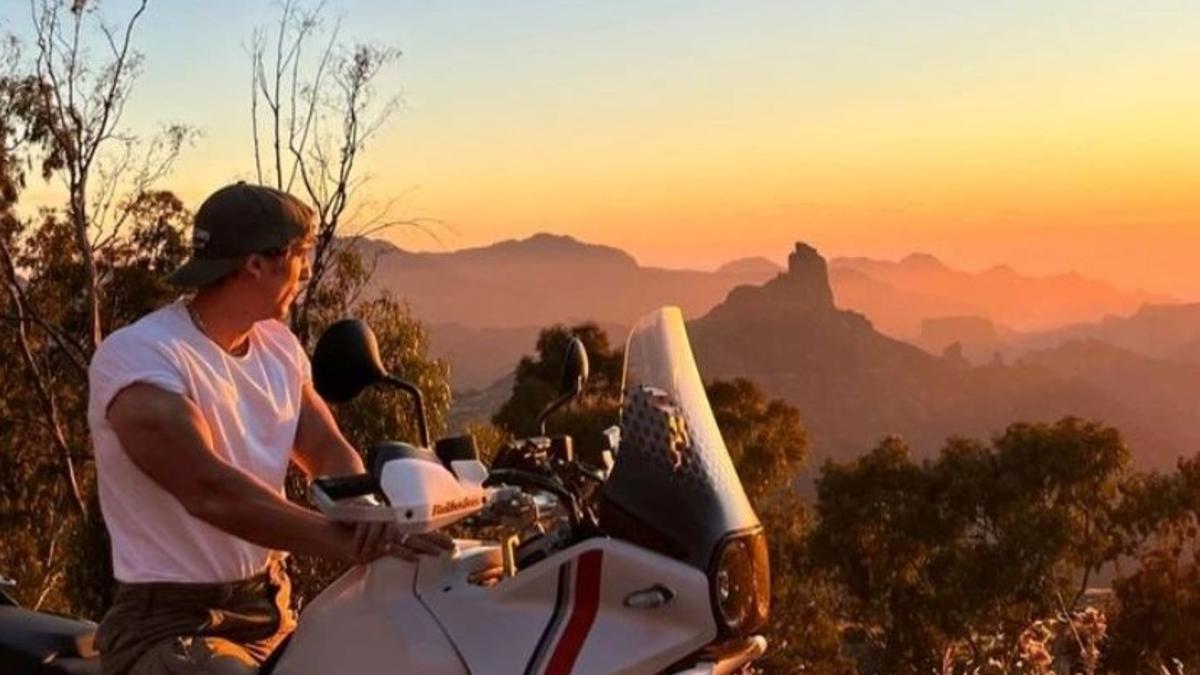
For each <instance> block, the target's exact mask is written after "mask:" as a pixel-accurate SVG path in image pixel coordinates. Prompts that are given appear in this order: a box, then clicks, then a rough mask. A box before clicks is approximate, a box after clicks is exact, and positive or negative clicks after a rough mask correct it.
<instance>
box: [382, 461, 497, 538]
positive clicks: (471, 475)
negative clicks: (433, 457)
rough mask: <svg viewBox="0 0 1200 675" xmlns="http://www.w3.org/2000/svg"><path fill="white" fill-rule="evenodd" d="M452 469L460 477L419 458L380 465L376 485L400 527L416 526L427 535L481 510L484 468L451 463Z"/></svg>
mask: <svg viewBox="0 0 1200 675" xmlns="http://www.w3.org/2000/svg"><path fill="white" fill-rule="evenodd" d="M475 465H478V467H479V469H478V470H475V469H474V466H475ZM454 469H455V471H458V472H462V474H460V476H455V474H453V473H451V472H450V471H447V470H446V468H445V467H444V466H442V465H441V463H439V462H430V461H426V460H423V459H394V460H392V461H390V462H388V463H387V464H384V466H383V471H382V472H381V474H380V476H379V486H380V488H382V490H383V493H384V494H386V495H387V497H388V501H389V502H390V503H391V505H392V510H393V511H395V513H396V518H397V519H398V520H399V521H400V525H401V526H402V527H403V526H404V525H406V524H410V523H419V524H420V526H421V527H420V531H425V532H428V531H432V530H436V529H438V528H441V527H445V526H446V525H449V524H450V523H453V522H455V521H457V520H459V519H461V518H464V517H466V516H468V515H470V514H471V513H474V512H475V511H478V510H479V509H480V508H482V507H483V505H484V503H485V502H486V501H487V493H486V491H485V490H484V489H483V479H484V478H486V477H487V469H485V468H484V467H483V465H482V464H480V463H479V462H454Z"/></svg>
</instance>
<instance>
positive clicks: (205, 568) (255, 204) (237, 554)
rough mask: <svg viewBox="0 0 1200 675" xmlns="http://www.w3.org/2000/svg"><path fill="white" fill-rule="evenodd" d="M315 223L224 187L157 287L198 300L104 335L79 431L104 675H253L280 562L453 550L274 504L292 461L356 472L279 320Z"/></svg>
mask: <svg viewBox="0 0 1200 675" xmlns="http://www.w3.org/2000/svg"><path fill="white" fill-rule="evenodd" d="M314 220H315V215H314V213H313V211H312V210H311V209H310V208H308V207H307V206H306V205H305V204H304V203H302V202H300V201H299V200H297V199H296V198H295V197H292V196H291V195H288V194H286V193H283V192H280V191H278V190H273V189H271V188H267V187H261V186H256V185H248V184H245V183H238V184H236V185H230V186H227V187H224V188H222V189H220V190H218V191H217V192H215V193H214V194H212V195H211V196H210V197H209V198H208V199H207V200H205V202H204V203H203V204H202V205H201V206H200V209H199V210H198V211H197V212H196V216H195V222H194V224H193V225H194V226H193V229H194V232H193V237H192V248H193V253H192V259H191V260H190V261H189V262H188V263H187V264H186V265H184V266H183V267H181V268H180V269H179V270H177V271H175V272H174V273H173V274H172V275H171V276H170V277H169V280H170V281H171V282H172V283H174V284H177V285H180V286H183V287H189V288H194V289H197V290H196V291H195V294H194V295H193V296H192V297H191V298H190V299H185V300H180V301H177V302H175V303H173V304H171V305H168V306H167V307H164V308H162V309H159V310H157V311H155V312H152V313H150V314H148V315H147V316H145V317H143V318H142V319H140V320H139V321H137V322H136V323H134V324H132V325H130V326H127V327H125V328H123V329H121V330H118V331H116V332H114V333H113V334H112V335H111V336H109V337H108V339H106V340H105V341H104V342H103V344H101V345H100V348H99V349H98V350H97V352H96V355H95V357H94V358H93V360H92V363H91V367H90V371H89V382H90V392H89V401H88V424H89V426H90V429H91V433H92V439H93V444H94V446H95V454H96V464H97V471H98V476H99V489H100V506H101V510H102V511H103V514H104V519H105V522H106V523H107V525H108V529H109V532H110V534H111V536H112V555H113V571H114V575H115V576H116V578H117V581H118V586H117V593H116V597H115V599H114V603H113V607H112V608H111V610H110V611H109V612H108V614H107V615H105V617H104V620H103V621H102V623H101V626H100V630H99V633H98V635H97V645H98V647H99V649H100V652H101V663H102V667H103V670H104V672H105V673H106V674H109V673H112V674H115V673H122V674H123V673H253V672H254V671H255V670H256V669H257V667H258V665H259V664H261V663H262V661H263V659H264V658H265V657H266V656H267V655H268V654H269V653H270V652H271V651H272V650H273V649H274V648H275V647H276V646H277V645H278V644H279V642H280V641H281V640H282V639H283V638H284V637H285V636H286V635H287V634H288V632H290V630H291V629H292V628H293V626H294V624H295V621H294V618H293V616H292V613H291V611H290V609H289V608H288V601H289V588H290V587H289V582H288V579H287V576H286V574H285V572H284V570H283V566H282V562H281V554H280V553H279V552H281V551H290V552H295V553H303V554H309V555H317V556H322V557H325V558H330V559H335V560H341V561H346V562H354V563H362V562H368V561H370V560H374V559H376V558H378V557H380V556H383V555H398V556H401V557H405V558H409V559H412V558H413V557H414V556H415V554H418V553H422V554H430V555H436V554H439V553H442V552H444V551H446V550H448V549H449V548H451V547H452V546H453V542H452V540H450V539H449V538H448V537H446V536H445V535H441V534H433V535H425V536H419V537H418V536H413V537H407V538H405V537H403V536H401V535H400V534H399V533H398V532H397V531H396V528H395V525H394V524H391V523H382V524H371V525H359V526H357V527H348V526H346V525H343V524H340V523H336V522H333V521H331V520H330V519H328V518H326V517H325V516H323V515H322V514H320V513H317V512H314V511H310V510H308V509H305V508H302V507H300V506H298V505H295V504H292V503H291V502H289V501H287V499H285V498H284V496H283V490H282V488H283V481H284V476H285V474H286V472H287V468H288V463H289V461H294V462H295V463H296V464H297V465H298V466H299V467H300V468H301V469H302V470H303V471H304V472H305V473H306V474H308V475H309V476H319V475H344V474H354V473H361V472H362V471H363V465H362V462H361V460H360V459H359V457H358V455H357V453H355V451H354V449H353V448H352V447H351V446H350V444H349V443H347V442H346V439H345V438H344V437H343V436H342V435H341V433H340V432H339V431H338V428H337V425H336V423H335V422H334V420H333V417H332V415H331V414H330V412H329V409H328V408H327V407H326V405H325V403H324V402H323V401H322V400H321V398H320V397H319V396H318V395H317V394H316V392H315V391H314V389H313V386H312V382H311V375H310V368H309V363H308V357H307V356H306V354H305V352H304V350H303V348H302V346H301V345H300V343H299V341H298V340H297V339H296V338H295V336H294V335H293V334H292V333H291V332H290V331H289V330H288V328H287V326H286V325H285V324H284V323H283V319H284V318H285V317H286V315H287V312H288V307H289V306H290V305H291V303H292V301H293V300H294V299H295V297H296V294H297V293H298V292H299V290H300V287H301V285H302V284H303V283H304V282H305V281H306V280H307V279H308V276H309V264H310V261H309V257H310V255H311V252H312V247H313V229H314Z"/></svg>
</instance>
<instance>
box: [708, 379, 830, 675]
mask: <svg viewBox="0 0 1200 675" xmlns="http://www.w3.org/2000/svg"><path fill="white" fill-rule="evenodd" d="M705 391H706V392H707V394H708V401H709V404H710V405H711V406H712V409H713V416H714V417H715V418H716V421H717V426H718V427H719V428H720V430H721V436H722V438H724V440H725V446H726V448H727V449H728V450H729V454H730V457H731V458H732V459H733V462H734V465H735V466H736V467H737V471H738V476H739V477H740V478H741V481H742V485H743V486H744V487H745V489H746V494H747V496H748V497H749V498H750V501H751V503H752V504H753V505H754V510H755V512H756V513H757V514H758V517H759V519H760V520H762V523H763V528H764V530H765V531H766V533H767V543H768V546H769V551H770V560H771V622H770V624H769V625H768V627H767V631H766V632H767V638H768V640H769V642H770V644H771V650H770V651H769V652H768V653H767V657H766V659H765V660H764V661H763V663H762V665H763V667H764V668H765V669H766V670H767V671H768V672H795V670H796V669H797V668H799V667H803V668H804V670H805V672H810V673H831V674H832V673H847V672H850V671H851V669H850V666H849V664H848V663H847V662H846V661H845V660H844V659H842V657H841V653H840V652H841V635H840V630H839V629H838V625H837V618H836V614H835V609H836V606H835V605H836V602H835V600H834V597H833V595H832V590H833V589H832V588H831V586H830V585H829V584H828V583H827V579H826V578H825V576H824V575H823V574H821V572H820V571H819V570H817V569H815V568H814V567H813V566H812V565H811V564H810V562H809V551H808V535H809V532H810V529H811V527H812V515H811V513H810V512H809V509H808V508H807V507H806V505H805V504H804V503H803V501H802V500H801V499H800V496H799V493H798V492H797V490H796V486H795V481H796V474H797V472H798V471H799V470H800V468H801V467H802V466H803V464H804V462H805V460H806V459H807V455H808V434H807V432H806V431H805V429H804V426H803V425H802V423H801V421H800V413H799V411H798V410H796V408H795V407H793V406H791V405H789V404H788V403H786V402H784V401H781V400H779V399H774V400H767V397H766V395H765V394H764V393H763V391H762V390H761V389H759V388H758V386H757V385H756V384H754V383H753V382H751V381H750V380H747V379H744V378H737V379H734V380H731V381H724V380H715V381H713V382H710V383H709V384H708V385H707V386H706V387H705Z"/></svg>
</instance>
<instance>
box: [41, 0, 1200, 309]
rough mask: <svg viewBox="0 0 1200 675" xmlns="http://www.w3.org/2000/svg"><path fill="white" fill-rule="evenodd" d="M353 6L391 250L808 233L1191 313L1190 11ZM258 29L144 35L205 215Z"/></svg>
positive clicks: (874, 5)
mask: <svg viewBox="0 0 1200 675" xmlns="http://www.w3.org/2000/svg"><path fill="white" fill-rule="evenodd" d="M125 4H128V0H113V1H112V2H109V3H107V4H106V11H110V12H114V13H119V12H120V10H121V8H122V7H123V6H124V5H125ZM344 4H345V6H337V7H334V10H335V11H337V12H341V13H342V14H343V15H344V17H345V25H344V26H343V32H344V33H345V34H354V35H359V36H362V37H365V38H368V39H373V40H377V41H384V42H388V43H391V44H397V45H399V46H400V47H401V48H403V49H404V51H405V56H404V58H403V60H402V62H401V64H400V67H398V68H397V69H396V70H395V71H394V72H389V73H387V75H386V76H385V80H384V81H383V82H381V88H382V89H385V90H388V91H401V92H402V93H403V95H404V97H405V101H406V106H405V108H404V109H403V110H402V111H401V112H400V113H398V114H397V115H396V116H395V117H394V118H393V119H392V120H391V122H390V123H389V125H388V126H387V127H386V128H385V129H384V131H383V132H382V134H381V135H380V136H379V137H378V139H377V140H376V142H375V143H374V144H373V145H372V146H371V148H370V149H369V154H368V156H367V157H368V161H367V163H366V165H365V168H366V169H367V170H368V171H369V172H370V173H371V174H372V175H373V176H374V178H373V181H372V183H371V184H370V188H369V192H370V196H371V197H372V198H373V199H375V200H377V201H378V202H384V201H388V200H390V199H393V198H397V197H400V198H401V201H400V207H399V209H398V211H397V215H401V216H410V217H411V216H417V217H427V218H432V219H436V220H438V221H439V222H440V224H439V225H438V226H437V232H438V233H439V238H440V240H441V242H440V243H439V242H434V241H431V240H430V239H428V238H427V237H425V236H423V235H420V234H417V233H413V232H397V233H395V234H394V235H393V238H394V239H395V240H396V241H397V243H399V244H401V245H404V246H408V247H412V248H458V247H462V246H471V245H480V244H486V243H488V242H491V241H494V240H497V239H502V238H511V237H520V236H526V235H529V234H532V233H534V232H538V231H553V232H560V233H567V234H572V235H574V236H577V237H579V238H582V239H584V240H587V241H593V242H599V243H606V244H611V245H614V246H619V247H621V248H624V249H626V250H628V251H629V252H630V253H632V254H633V255H634V256H635V257H637V258H638V259H639V260H640V261H641V262H642V263H643V264H652V265H663V266H673V267H704V268H711V267H714V266H716V265H719V264H720V263H722V262H725V261H727V260H729V259H731V258H735V257H742V256H749V255H764V256H767V257H770V258H773V259H775V260H777V261H782V260H783V259H784V258H785V257H786V254H787V252H788V250H790V247H791V242H793V241H795V240H797V239H803V240H806V241H809V242H811V243H813V244H814V245H816V246H817V247H818V248H820V249H821V250H822V251H823V252H825V253H827V254H830V255H874V256H886V257H899V256H902V255H904V254H906V253H909V252H912V251H916V250H920V251H926V252H930V253H933V254H935V255H938V256H940V257H942V258H944V259H945V260H947V261H948V262H950V263H952V264H956V265H960V266H963V267H966V268H970V269H977V268H982V267H986V266H990V265H993V264H999V263H1007V264H1011V265H1013V266H1014V267H1016V268H1018V269H1020V270H1022V271H1026V272H1031V273H1051V272H1059V271H1066V270H1077V271H1079V272H1081V273H1084V274H1087V275H1090V276H1097V277H1102V278H1105V279H1109V280H1111V281H1113V282H1115V283H1117V284H1120V285H1122V286H1125V287H1129V288H1133V287H1144V288H1147V289H1150V290H1155V291H1159V292H1166V293H1171V294H1174V295H1177V296H1181V297H1187V298H1193V299H1198V300H1200V264H1197V261H1196V258H1197V257H1198V256H1200V123H1197V120H1200V86H1197V85H1198V84H1200V40H1197V39H1196V36H1197V35H1200V3H1195V2H1184V1H1182V0H1180V1H1168V0H1147V1H1145V2H1117V1H1115V0H1114V1H1097V2H1092V1H1090V0H1062V1H1061V2H1056V3H1053V4H1052V5H1047V4H1046V3H1044V2H1033V1H1032V0H1013V1H1011V2H1001V1H1000V0H994V1H986V2H984V1H981V2H973V3H965V4H964V3H959V2H948V1H941V0H914V2H912V3H887V2H882V1H881V0H862V1H861V2H856V3H784V2H761V3H753V5H752V6H750V5H744V4H742V3H733V2H676V1H673V0H663V1H655V2H642V3H638V2H631V1H624V0H622V1H614V2H612V3H597V4H596V5H594V6H592V5H579V4H577V3H550V2H535V3H530V5H529V6H526V7H521V8H512V7H509V8H500V7H498V6H497V5H493V4H489V3H484V2H462V3H450V4H448V5H442V4H437V5H432V6H431V5H430V4H428V3H417V2H407V1H405V2H391V3H384V2H382V1H375V0H371V1H369V2H361V3H355V4H354V5H353V7H352V10H351V5H350V4H349V3H344ZM231 14H236V15H240V16H241V18H242V19H243V20H244V21H243V23H245V24H246V25H247V26H248V27H247V29H246V30H245V31H242V32H241V33H239V32H237V31H231V30H229V26H230V25H231V24H230V23H229V22H228V21H226V19H227V18H228V16H229V15H231ZM270 16H271V4H270V3H268V2H265V1H264V2H261V3H260V2H251V3H238V2H233V1H232V0H220V1H219V2H214V3H209V4H208V5H205V6H204V7H203V8H200V7H195V6H183V5H175V4H173V3H172V4H167V3H160V4H158V5H154V6H153V7H152V10H151V12H150V13H149V14H148V15H147V19H146V24H145V32H144V36H145V38H144V41H143V43H142V44H141V45H140V46H141V48H142V51H143V52H144V53H145V56H146V64H145V73H144V75H143V78H142V80H141V81H140V83H139V89H138V93H137V95H136V96H135V99H134V101H133V102H132V103H131V106H130V113H129V115H128V118H127V121H128V122H129V123H130V125H131V126H135V127H141V128H146V127H152V126H153V125H154V124H156V123H157V122H158V121H161V120H181V121H186V122H190V123H192V124H195V125H197V126H199V127H200V128H201V129H202V130H203V131H204V137H203V138H202V139H201V140H200V141H199V142H198V143H197V145H196V146H195V147H194V148H193V149H192V150H190V151H189V152H188V154H187V155H186V156H185V157H184V158H183V160H182V162H181V163H180V165H179V168H178V171H177V172H176V173H175V174H174V175H173V176H172V177H171V179H170V180H169V184H170V185H171V186H172V187H174V188H175V189H177V190H178V191H179V192H180V193H181V194H182V195H183V196H184V197H185V198H186V199H187V200H188V201H189V202H191V203H192V204H193V205H194V204H196V203H198V201H199V199H201V198H202V197H203V195H204V194H205V193H206V192H208V191H209V190H210V189H211V188H212V187H213V186H215V185H218V184H220V183H222V182H224V181H227V180H231V179H233V178H245V177H250V169H251V166H252V164H251V162H252V158H251V155H250V153H249V133H248V113H247V107H246V106H247V101H246V98H247V97H246V94H245V87H244V84H245V81H246V64H245V59H246V57H245V54H244V52H243V50H242V45H243V44H244V43H245V41H246V39H247V37H248V35H249V30H250V29H249V26H252V25H254V24H256V23H262V22H263V21H265V20H267V19H268V18H269V17H270ZM199 44H203V45H204V49H203V53H204V58H198V57H197V54H198V53H199V52H198V51H197V50H198V46H197V45H199ZM31 193H32V197H33V199H34V200H35V201H36V200H37V199H39V198H49V196H48V194H47V193H46V190H45V189H44V188H42V187H40V186H36V187H35V188H34V190H32V191H31Z"/></svg>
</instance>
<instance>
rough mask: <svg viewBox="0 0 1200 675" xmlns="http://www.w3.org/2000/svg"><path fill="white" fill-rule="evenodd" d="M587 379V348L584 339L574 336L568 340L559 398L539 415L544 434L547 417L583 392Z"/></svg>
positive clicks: (539, 425) (540, 426)
mask: <svg viewBox="0 0 1200 675" xmlns="http://www.w3.org/2000/svg"><path fill="white" fill-rule="evenodd" d="M587 379H588V355H587V348H586V347H584V346H583V340H580V339H579V338H578V337H573V338H571V340H570V341H569V342H567V351H566V353H564V354H563V373H562V382H561V383H560V384H559V391H558V398H556V399H554V401H553V402H552V403H550V405H548V406H546V409H545V410H543V411H542V414H541V415H539V416H538V429H539V431H540V433H541V434H542V435H543V436H545V435H546V418H548V417H550V416H551V415H553V414H554V411H556V410H558V409H559V408H561V407H563V406H564V405H566V404H567V403H570V401H571V399H573V398H575V397H576V396H578V395H579V394H581V393H582V392H583V386H584V385H585V384H587Z"/></svg>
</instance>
